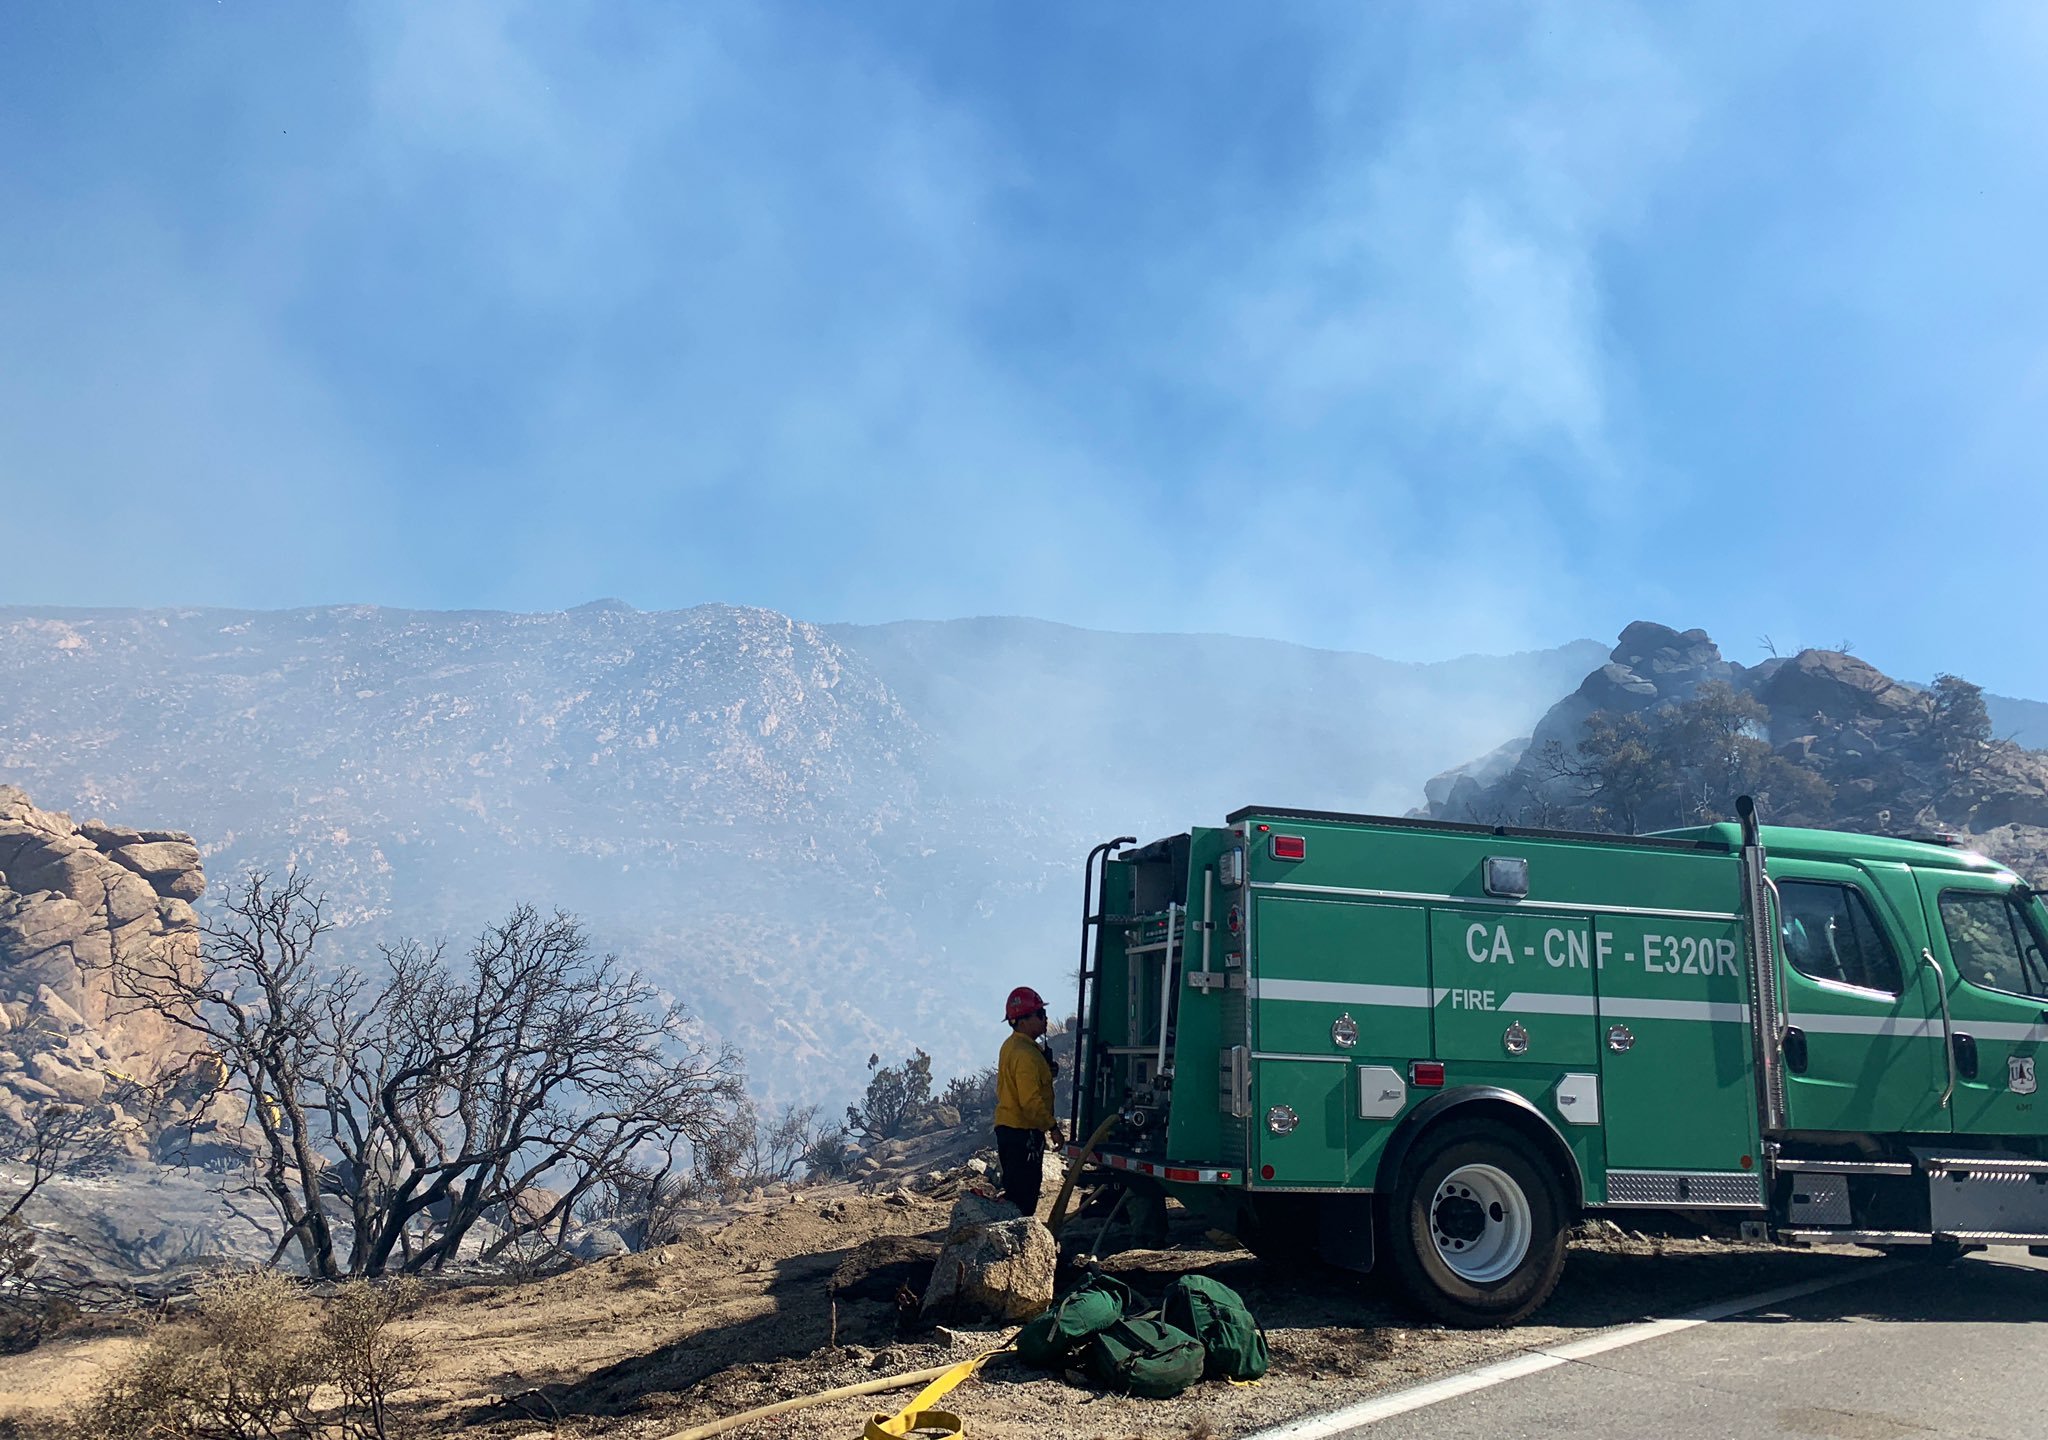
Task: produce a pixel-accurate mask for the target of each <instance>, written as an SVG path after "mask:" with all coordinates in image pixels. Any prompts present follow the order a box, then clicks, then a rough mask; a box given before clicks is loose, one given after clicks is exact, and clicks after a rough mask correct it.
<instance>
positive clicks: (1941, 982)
mask: <svg viewBox="0 0 2048 1440" xmlns="http://www.w3.org/2000/svg"><path fill="white" fill-rule="evenodd" d="M1920 961H1921V963H1922V964H1924V965H1925V966H1926V967H1927V968H1928V969H1929V970H1932V971H1933V972H1934V993H1935V994H1937V995H1939V996H1940V997H1941V1053H1942V1054H1943V1055H1944V1056H1946V1057H1947V1059H1948V1089H1946V1090H1944V1091H1942V1092H1941V1108H1942V1109H1944V1110H1946V1109H1948V1102H1949V1101H1951V1100H1953V1099H1955V1097H1956V1024H1955V1019H1954V1017H1953V1016H1951V1015H1950V1014H1949V1010H1948V976H1947V975H1946V974H1944V973H1943V971H1942V968H1941V962H1940V961H1938V960H1936V959H1935V958H1934V952H1933V951H1932V950H1929V949H1926V948H1925V947H1922V949H1921V951H1920Z"/></svg>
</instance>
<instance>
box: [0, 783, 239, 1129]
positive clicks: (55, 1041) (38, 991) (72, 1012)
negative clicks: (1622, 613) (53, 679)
mask: <svg viewBox="0 0 2048 1440" xmlns="http://www.w3.org/2000/svg"><path fill="white" fill-rule="evenodd" d="M205 888H206V876H205V871H204V869H203V867H202V865H201V863H200V856H199V849H198V847H197V846H196V845H195V844H194V843H193V841H192V837H191V836H190V835H186V834H183V833H181V832H178V831H171V830H134V829H129V828H127V827H125V826H120V825H108V824H103V823H101V822H99V821H96V820H88V821H86V822H85V823H84V824H78V823H75V822H74V821H73V820H72V819H71V817H70V816H69V815H65V814H62V813H60V812H56V811H49V810H39V809H37V808H36V807H35V806H34V805H33V804H32V803H30V801H29V798H28V796H27V795H25V794H23V793H22V792H21V791H20V790H17V789H14V788H13V787H11V786H0V1119H4V1120H6V1121H9V1122H11V1123H13V1124H16V1125H22V1124H25V1123H26V1116H27V1113H28V1110H29V1108H30V1107H31V1106H32V1105H34V1104H35V1103H36V1102H48V1101H52V1100H60V1101H68V1102H71V1103H75V1104H84V1105H98V1104H102V1103H105V1104H109V1105H112V1106H115V1107H116V1108H117V1109H118V1108H119V1107H120V1106H121V1105H122V1104H123V1103H124V1102H125V1103H128V1104H131V1105H132V1104H133V1100H134V1097H135V1095H138V1094H139V1093H140V1092H141V1091H142V1090H143V1089H144V1088H146V1087H151V1086H154V1085H155V1083H156V1082H157V1081H159V1080H161V1079H163V1078H165V1077H166V1076H169V1075H171V1074H173V1073H175V1072H177V1071H179V1070H181V1069H183V1068H185V1067H186V1065H187V1062H188V1060H189V1058H190V1055H191V1045H190V1041H189V1038H188V1037H187V1035H186V1033H185V1032H184V1031H183V1030H181V1029H180V1028H179V1027H178V1026H176V1025H175V1024H173V1023H172V1022H171V1021H169V1020H167V1019H165V1018H164V1017H162V1016H160V1015H157V1014H154V1013H152V1012H148V1011H138V1010H136V1009H134V1008H133V1007H130V1006H124V1005H122V1004H121V1003H120V1002H119V1000H118V999H117V997H116V995H115V990H114V985H113V979H112V974H111V966H112V962H113V960H114V957H115V955H116V954H117V953H118V954H128V955H134V954H142V953H147V954H149V955H151V956H152V957H155V963H161V964H171V965H176V966H179V967H190V966H193V965H195V964H196V963H197V961H198V956H199V942H200V932H199V918H198V916H197V914H196V913H195V912H194V911H193V909H192V902H193V901H194V900H196V899H198V898H199V896H200V894H201V893H202V892H203V891H204V890H205ZM137 1118H139V1117H137ZM180 1118H182V1117H180Z"/></svg>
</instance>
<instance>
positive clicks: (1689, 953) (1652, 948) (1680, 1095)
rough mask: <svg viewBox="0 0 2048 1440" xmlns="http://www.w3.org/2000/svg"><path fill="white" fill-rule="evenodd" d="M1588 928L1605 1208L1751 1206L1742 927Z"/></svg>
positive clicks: (1660, 920) (1630, 921)
mask: <svg viewBox="0 0 2048 1440" xmlns="http://www.w3.org/2000/svg"><path fill="white" fill-rule="evenodd" d="M1594 927H1595V928H1594V936H1593V953H1594V962H1595V966H1596V969H1595V974H1596V975H1597V977H1598V982H1599V993H1600V1019H1599V1029H1600V1090H1601V1115H1602V1119H1603V1121H1604V1123H1605V1126H1606V1131H1607V1172H1608V1198H1609V1200H1610V1201H1612V1202H1614V1203H1617V1204H1626V1203H1631V1202H1634V1203H1642V1204H1654V1203H1663V1204H1686V1205H1700V1204H1708V1205H1744V1206H1754V1205H1758V1204H1760V1203H1761V1202H1762V1187H1761V1185H1760V1183H1759V1181H1758V1177H1759V1175H1760V1174H1761V1167H1760V1166H1759V1165H1758V1163H1757V1161H1758V1151H1757V1130H1756V1122H1757V1115H1756V1089H1755V1079H1754V1074H1753V1071H1754V1065H1753V1060H1752V1055H1751V1050H1750V1036H1749V1023H1750V1010H1749V980H1748V975H1747V970H1746V965H1745V961H1744V958H1743V957H1744V950H1743V943H1742V927H1741V924H1740V922H1739V921H1738V920H1736V919H1735V918H1733V917H1730V918H1729V919H1727V920H1698V919H1689V918H1688V919H1675V918H1665V917H1661V916H1655V915H1639V914H1634V915H1600V916H1597V917H1596V918H1595V920H1594Z"/></svg>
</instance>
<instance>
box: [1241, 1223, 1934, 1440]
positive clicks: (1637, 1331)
mask: <svg viewBox="0 0 2048 1440" xmlns="http://www.w3.org/2000/svg"><path fill="white" fill-rule="evenodd" d="M1902 1268H1904V1267H1903V1265H1902V1264H1901V1262H1898V1261H1887V1262H1885V1263H1882V1264H1878V1265H1871V1266H1859V1267H1857V1269H1856V1270H1855V1271H1854V1272H1853V1273H1850V1274H1843V1275H1830V1276H1828V1277H1827V1278H1826V1279H1822V1280H1807V1281H1803V1282H1801V1283H1800V1284H1797V1285H1784V1286H1780V1287H1779V1288H1778V1289H1776V1290H1765V1291H1762V1292H1761V1293H1759V1294H1755V1295H1745V1296H1742V1297H1740V1298H1738V1299H1734V1300H1722V1301H1719V1302H1717V1303H1715V1304H1712V1305H1706V1306H1702V1307H1701V1308H1700V1309H1698V1310H1694V1311H1692V1312H1690V1313H1689V1314H1685V1315H1679V1316H1675V1317H1673V1318H1672V1319H1669V1320H1645V1321H1643V1322H1642V1323H1641V1324H1638V1325H1624V1326H1622V1327H1621V1328H1620V1329H1617V1330H1603V1331H1601V1332H1600V1333H1599V1334H1598V1335H1589V1336H1587V1337H1586V1338H1585V1339H1583V1340H1573V1341H1570V1342H1568V1343H1566V1344H1563V1345H1552V1346H1548V1347H1545V1348H1543V1349H1537V1350H1530V1351H1526V1352H1524V1353H1522V1354H1520V1355H1515V1356H1511V1357H1510V1358H1508V1359H1506V1360H1496V1361H1495V1362H1494V1363H1493V1364H1491V1365H1482V1366H1480V1367H1479V1368H1478V1369H1477V1370H1467V1371H1465V1372H1463V1373H1462V1374H1458V1375H1446V1376H1445V1377H1444V1378H1443V1379H1441V1380H1431V1381H1429V1382H1428V1383H1426V1384H1423V1385H1415V1386H1411V1387H1410V1388H1408V1389H1406V1390H1396V1391H1394V1392H1393V1393H1392V1394H1391V1395H1376V1396H1374V1397H1373V1398H1372V1399H1370V1400H1361V1401H1359V1402H1358V1403H1357V1404H1356V1405H1347V1406H1345V1407H1344V1408H1343V1409H1341V1410H1332V1411H1330V1412H1329V1413H1327V1414H1324V1415H1306V1416H1303V1417H1302V1418H1301V1419H1299V1420H1290V1421H1288V1422H1287V1423H1286V1424H1284V1425H1275V1426H1273V1427H1271V1428H1270V1429H1266V1430H1260V1431H1257V1432H1255V1433H1253V1434H1251V1435H1248V1436H1246V1437H1245V1440H1325V1437H1328V1436H1332V1435H1341V1434H1343V1433H1344V1432H1346V1431H1347V1430H1356V1429H1359V1428H1360V1427H1362V1426H1366V1425H1372V1424H1375V1423H1377V1422H1378V1421H1381V1420H1386V1419H1390V1418H1392V1417H1393V1416H1396V1415H1405V1414H1407V1413H1408V1412H1409V1411H1410V1410H1420V1409H1423V1408H1424V1407H1426V1406H1430V1405H1440V1404H1442V1403H1443V1402H1444V1401H1446V1400H1454V1399H1456V1398H1457V1397H1458V1396H1460V1395H1470V1394H1471V1393H1472V1392H1473V1391H1475V1390H1486V1389H1490V1388H1492V1387H1493V1386H1495V1385H1501V1384H1505V1383H1506V1382H1507V1381H1509V1380H1519V1379H1521V1378H1522V1377H1523V1376H1525V1375H1537V1374H1541V1373H1542V1372H1543V1371H1545V1370H1555V1369H1556V1368H1557V1367H1558V1366H1560V1365H1569V1364H1571V1363H1572V1362H1573V1361H1575V1360H1588V1359H1591V1358H1592V1357H1593V1356H1595V1355H1604V1354H1606V1353H1607V1352H1608V1351H1609V1350H1620V1349H1622V1348H1623V1347H1625V1346H1629V1345H1640V1344H1642V1342H1643V1341H1645V1340H1655V1339H1658V1338H1659V1337H1660V1336H1664V1335H1676V1334H1677V1333H1679V1332H1680V1331H1681V1330H1690V1329H1692V1328H1693V1327H1694V1326H1696V1325H1710V1324H1712V1323H1713V1322H1714V1321H1716V1320H1726V1319H1728V1318H1729V1317H1730V1316H1732V1315H1741V1314H1744V1313H1746V1312H1748V1311H1751V1310H1761V1309H1763V1308H1764V1307H1765V1306H1766V1305H1780V1304H1783V1303H1784V1302H1785V1301H1787V1300H1797V1299H1799V1298H1800V1297H1802V1296H1805V1295H1816V1294H1819V1293H1820V1292H1821V1291H1823V1290H1832V1289H1834V1288H1835V1287H1836V1286H1837V1285H1849V1284H1853V1283H1855V1282H1856V1281H1858V1280H1871V1279H1875V1278H1876V1277H1878V1276H1880V1275H1885V1274H1889V1273H1890V1272H1891V1271H1893V1270H1898V1269H1902Z"/></svg>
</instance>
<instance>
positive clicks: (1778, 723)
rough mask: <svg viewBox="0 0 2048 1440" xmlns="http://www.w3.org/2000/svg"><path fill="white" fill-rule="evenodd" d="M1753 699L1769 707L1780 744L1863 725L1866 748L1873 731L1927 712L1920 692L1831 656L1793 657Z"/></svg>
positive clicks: (1850, 658)
mask: <svg viewBox="0 0 2048 1440" xmlns="http://www.w3.org/2000/svg"><path fill="white" fill-rule="evenodd" d="M1757 698H1758V699H1759V700H1761V701H1763V702H1764V704H1765V705H1767V706H1769V707H1770V711H1771V730H1772V738H1773V739H1774V740H1776V741H1778V743H1780V744H1783V743H1784V742H1786V741H1788V740H1792V739H1795V738H1797V737H1798V736H1801V735H1807V734H1813V733H1816V731H1818V732H1820V733H1825V732H1827V731H1828V730H1831V729H1835V728H1838V727H1853V726H1855V725H1856V724H1857V722H1859V721H1863V722H1869V724H1870V727H1871V728H1870V729H1867V730H1865V731H1864V732H1863V734H1864V743H1865V744H1866V745H1868V744H1870V743H1871V740H1872V737H1873V735H1874V732H1875V730H1878V729H1885V728H1894V729H1896V728H1899V727H1903V726H1907V725H1910V723H1911V721H1912V720H1914V719H1916V718H1918V717H1919V716H1920V715H1922V714H1924V713H1926V712H1927V711H1928V710H1929V708H1930V702H1929V701H1928V699H1927V697H1926V695H1925V693H1924V692H1922V691H1918V690H1915V689H1913V688H1912V687H1911V686H1907V685H1901V684H1900V683H1899V682H1898V681H1896V680H1894V679H1892V678H1891V677H1890V676H1889V675H1886V674H1885V673H1884V672H1883V671H1882V670H1879V669H1878V668H1877V667H1876V666H1875V665H1872V664H1871V663H1870V662H1869V661H1867V660H1859V659H1857V658H1856V657H1855V656H1854V655H1845V654H1843V653H1841V652H1840V651H1836V650H1807V651H1803V652H1801V653H1800V654H1798V655H1796V656H1794V657H1793V658H1792V659H1791V660H1789V661H1787V662H1786V663H1785V664H1783V665H1781V666H1779V667H1778V668H1777V669H1776V670H1775V671H1774V672H1773V673H1772V675H1771V678H1770V679H1769V680H1768V681H1766V682H1765V683H1764V685H1763V687H1762V688H1761V689H1760V690H1759V691H1758V692H1757Z"/></svg>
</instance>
